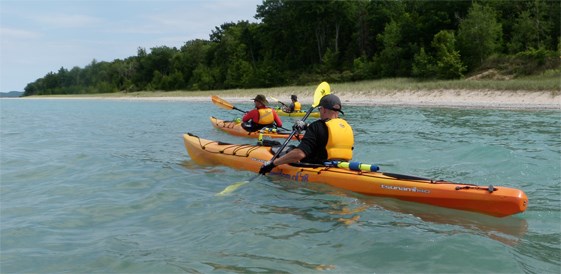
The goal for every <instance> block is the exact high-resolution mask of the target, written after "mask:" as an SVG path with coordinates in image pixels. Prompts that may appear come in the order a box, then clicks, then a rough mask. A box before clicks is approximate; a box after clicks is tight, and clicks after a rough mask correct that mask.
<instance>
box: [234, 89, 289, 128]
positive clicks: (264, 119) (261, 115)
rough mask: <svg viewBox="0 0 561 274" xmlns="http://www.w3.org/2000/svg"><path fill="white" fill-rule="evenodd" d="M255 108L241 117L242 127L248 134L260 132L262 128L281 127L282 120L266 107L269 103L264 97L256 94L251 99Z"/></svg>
mask: <svg viewBox="0 0 561 274" xmlns="http://www.w3.org/2000/svg"><path fill="white" fill-rule="evenodd" d="M253 102H254V103H255V108H254V109H252V110H250V111H248V112H247V113H246V114H245V115H244V116H243V117H242V122H243V123H242V127H243V128H244V129H245V130H247V131H248V132H253V131H257V130H260V129H262V128H264V127H271V126H277V127H282V120H281V119H280V118H279V116H278V114H277V112H276V111H275V110H273V109H272V108H270V107H268V106H267V105H268V104H269V101H267V98H265V95H262V94H258V95H257V96H255V98H253Z"/></svg>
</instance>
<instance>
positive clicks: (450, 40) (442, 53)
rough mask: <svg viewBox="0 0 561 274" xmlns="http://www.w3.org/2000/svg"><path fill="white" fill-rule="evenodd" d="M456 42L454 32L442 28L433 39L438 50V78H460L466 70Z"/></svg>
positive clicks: (433, 43) (434, 46)
mask: <svg viewBox="0 0 561 274" xmlns="http://www.w3.org/2000/svg"><path fill="white" fill-rule="evenodd" d="M455 43H456V38H455V37H454V32H452V31H449V30H441V31H440V32H439V33H437V34H436V35H435V36H434V39H433V40H432V43H431V45H432V47H433V48H434V49H435V50H436V58H435V59H436V74H437V76H438V78H441V79H453V78H460V77H462V76H463V73H464V72H465V71H466V67H465V66H464V65H463V63H462V60H460V53H459V52H458V51H457V50H456V45H455Z"/></svg>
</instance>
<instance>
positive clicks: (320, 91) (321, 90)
mask: <svg viewBox="0 0 561 274" xmlns="http://www.w3.org/2000/svg"><path fill="white" fill-rule="evenodd" d="M330 93H331V87H330V86H329V84H328V83H327V82H321V84H319V85H318V87H317V88H316V91H315V92H314V103H313V104H312V107H314V108H315V107H317V106H318V105H319V101H320V100H321V98H322V97H323V96H325V95H327V94H330Z"/></svg>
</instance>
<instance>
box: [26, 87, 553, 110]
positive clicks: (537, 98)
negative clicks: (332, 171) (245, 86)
mask: <svg viewBox="0 0 561 274" xmlns="http://www.w3.org/2000/svg"><path fill="white" fill-rule="evenodd" d="M253 92H254V91H253V90H252V91H247V93H249V94H251V95H247V94H232V93H228V94H220V93H216V94H214V93H210V92H209V93H208V95H200V94H198V95H191V94H189V92H183V93H184V94H183V93H180V96H178V92H170V93H166V92H157V93H153V96H151V95H150V94H151V93H149V92H143V93H128V94H125V93H120V94H110V95H108V96H103V95H96V96H87V95H84V96H82V95H65V96H31V97H25V99H26V100H27V99H97V100H152V101H192V102H197V101H203V102H204V101H210V96H211V95H218V96H220V98H222V99H224V100H227V101H228V102H231V103H241V102H247V101H250V100H251V99H252V98H253V97H254V95H253ZM332 93H334V94H336V95H338V96H339V97H340V98H341V100H342V102H343V104H346V105H355V106H364V105H368V106H410V107H424V106H426V107H454V108H488V109H550V110H561V95H559V93H558V92H552V91H498V90H411V91H384V92H368V91H360V92H357V91H353V92H352V93H351V92H346V91H339V92H335V91H332ZM168 95H169V96H168ZM265 95H266V96H267V97H268V98H278V100H280V101H283V102H286V103H288V102H290V99H289V97H290V93H287V92H273V93H270V94H265ZM298 97H299V101H300V102H301V103H303V104H311V103H312V101H313V93H312V92H303V93H300V94H298ZM270 103H271V105H276V104H277V103H276V102H275V101H274V100H271V99H270Z"/></svg>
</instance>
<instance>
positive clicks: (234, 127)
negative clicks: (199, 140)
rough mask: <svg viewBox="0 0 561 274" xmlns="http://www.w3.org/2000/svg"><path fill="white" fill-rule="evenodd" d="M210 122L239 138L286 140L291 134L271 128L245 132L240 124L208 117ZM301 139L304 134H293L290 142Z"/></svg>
mask: <svg viewBox="0 0 561 274" xmlns="http://www.w3.org/2000/svg"><path fill="white" fill-rule="evenodd" d="M210 122H211V123H212V125H213V126H214V127H215V128H217V129H220V130H223V131H225V132H227V133H229V134H231V135H235V136H240V137H249V138H259V135H260V134H261V137H269V138H283V139H286V138H288V136H290V133H291V132H290V131H282V130H278V129H273V128H263V129H262V130H259V131H254V132H247V131H246V130H245V129H243V127H242V125H241V123H240V122H236V121H224V120H220V119H218V118H216V117H210ZM302 137H304V134H294V136H292V140H298V138H300V139H302Z"/></svg>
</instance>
